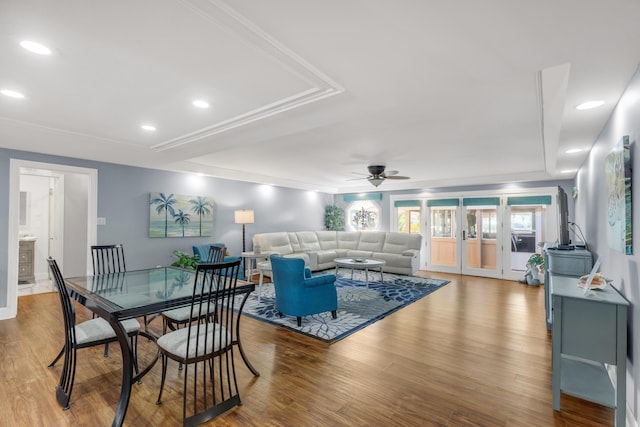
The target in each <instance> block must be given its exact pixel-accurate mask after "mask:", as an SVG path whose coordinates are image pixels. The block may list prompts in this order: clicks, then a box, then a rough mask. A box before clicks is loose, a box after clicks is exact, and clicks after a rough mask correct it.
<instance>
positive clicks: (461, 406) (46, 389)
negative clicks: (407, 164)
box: [0, 272, 613, 427]
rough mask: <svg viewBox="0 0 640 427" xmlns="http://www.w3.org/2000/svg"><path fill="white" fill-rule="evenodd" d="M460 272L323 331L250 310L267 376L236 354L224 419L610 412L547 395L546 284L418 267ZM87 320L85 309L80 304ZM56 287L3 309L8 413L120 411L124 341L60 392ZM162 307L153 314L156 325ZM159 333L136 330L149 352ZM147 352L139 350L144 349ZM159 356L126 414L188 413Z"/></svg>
mask: <svg viewBox="0 0 640 427" xmlns="http://www.w3.org/2000/svg"><path fill="white" fill-rule="evenodd" d="M423 274H424V275H425V276H429V277H439V278H445V279H448V280H451V283H450V284H448V285H447V286H445V287H443V288H442V289H440V290H438V291H436V292H434V293H432V294H431V295H429V296H427V297H425V298H423V299H421V300H419V301H417V302H416V303H414V304H412V305H410V306H408V307H406V308H403V309H402V310H400V311H398V312H396V313H394V314H392V315H390V316H389V317H387V318H385V319H383V320H381V321H379V322H377V323H375V324H373V325H371V326H369V327H367V328H365V329H363V330H361V331H359V332H357V333H355V334H353V335H351V336H349V337H347V338H345V339H343V340H342V341H339V342H337V343H335V344H331V345H327V344H325V343H322V342H320V341H317V340H315V339H312V338H308V337H304V336H302V335H299V334H296V333H293V332H289V331H287V330H284V329H281V328H279V327H275V326H272V325H268V324H266V323H262V322H259V321H256V320H253V319H250V318H243V320H242V338H243V342H244V345H245V349H246V350H247V353H248V355H249V357H250V360H251V361H252V362H253V364H254V366H255V367H256V368H257V369H258V370H259V371H260V373H261V376H260V377H257V378H254V377H253V376H252V375H251V373H250V372H249V371H248V369H246V367H245V366H244V365H243V364H242V361H241V359H240V358H238V359H237V360H238V361H239V363H238V365H237V371H238V374H239V385H240V387H241V390H240V392H241V398H242V401H243V403H244V404H243V406H241V407H238V408H235V409H233V410H231V411H229V412H227V413H225V414H223V415H222V416H220V417H218V418H217V419H215V420H213V421H211V422H209V423H208V424H207V425H212V426H213V425H216V426H235V425H241V426H605V425H613V411H612V410H611V409H609V408H605V407H602V406H599V405H595V404H591V403H588V402H585V401H582V400H579V399H574V398H570V397H568V396H564V395H563V397H562V411H561V412H554V411H553V409H552V408H551V387H550V383H551V335H550V334H549V333H548V332H547V330H546V328H545V322H544V298H543V297H544V289H543V287H529V286H526V285H522V284H519V283H516V282H511V281H502V280H494V279H485V278H477V277H469V276H459V275H449V274H439V273H426V272H425V273H423ZM78 313H79V316H78V317H79V320H84V319H85V318H88V317H89V315H88V313H87V311H86V310H85V309H84V308H83V307H81V306H79V308H78ZM61 322H62V317H61V313H60V306H59V301H58V299H57V295H56V294H54V293H46V294H38V295H29V296H24V297H20V298H19V302H18V317H17V318H16V319H11V320H4V321H0V344H1V345H0V360H2V369H1V371H0V383H1V384H2V386H1V387H0V413H1V414H2V416H1V417H0V425H2V426H107V425H111V421H112V419H113V415H114V409H115V406H116V402H117V399H118V395H119V385H120V375H121V372H120V367H121V363H120V353H119V348H118V346H117V345H113V344H112V345H111V354H110V356H109V357H108V358H104V357H102V348H101V347H97V348H93V349H86V350H82V351H80V352H79V363H78V368H77V376H76V381H75V387H74V390H73V395H72V398H71V408H70V409H69V410H68V411H63V410H62V408H60V406H59V405H58V404H57V402H56V399H55V392H54V390H55V386H56V384H57V382H58V376H59V374H60V371H61V364H59V365H57V366H56V367H54V368H53V369H49V368H47V365H48V364H49V362H50V361H51V359H52V358H53V357H54V356H55V354H56V353H57V351H58V350H59V349H60V345H61V343H62V341H63V337H62V334H63V328H62V324H61ZM160 323H161V322H159V321H157V320H156V323H155V324H152V326H153V327H154V328H155V329H156V332H159V330H160V326H161V325H160ZM151 345H152V343H150V342H146V343H141V346H142V347H143V350H142V352H143V353H145V351H146V352H147V353H148V351H150V350H151V349H152V347H151ZM147 356H148V354H147V355H143V356H142V357H147ZM160 371H161V369H160V365H159V364H157V365H156V366H155V367H154V369H153V370H152V371H151V372H150V373H149V374H148V375H147V376H146V377H145V378H144V379H143V383H142V384H136V385H134V390H133V393H132V398H131V402H130V404H129V410H128V412H127V416H126V420H125V425H129V426H136V427H143V426H161V425H162V426H164V425H175V426H178V425H181V414H182V398H181V390H182V388H181V387H182V381H181V379H180V377H179V371H178V369H177V365H175V366H169V371H168V380H167V381H168V382H167V385H166V387H165V392H164V395H163V404H162V405H160V406H157V405H156V404H155V401H156V397H157V393H158V387H159V385H160Z"/></svg>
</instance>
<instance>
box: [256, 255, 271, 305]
mask: <svg viewBox="0 0 640 427" xmlns="http://www.w3.org/2000/svg"><path fill="white" fill-rule="evenodd" d="M258 270H260V280H258V302H260V297H261V296H262V283H263V282H264V274H265V273H270V272H271V262H269V261H263V262H259V263H258ZM272 280H273V279H272Z"/></svg>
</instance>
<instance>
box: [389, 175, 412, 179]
mask: <svg viewBox="0 0 640 427" xmlns="http://www.w3.org/2000/svg"><path fill="white" fill-rule="evenodd" d="M387 179H411V178H410V177H408V176H402V175H391V176H387Z"/></svg>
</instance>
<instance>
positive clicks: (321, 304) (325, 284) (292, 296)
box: [270, 255, 338, 326]
mask: <svg viewBox="0 0 640 427" xmlns="http://www.w3.org/2000/svg"><path fill="white" fill-rule="evenodd" d="M270 259H271V272H272V280H273V286H274V288H275V291H276V310H278V312H280V313H281V314H286V315H289V316H296V319H297V321H298V326H301V325H302V316H308V315H310V314H317V313H323V312H325V311H330V312H331V316H332V317H333V318H334V319H335V318H336V317H337V315H338V314H337V313H338V292H337V291H336V285H335V281H336V276H335V275H333V274H327V275H325V276H318V277H311V270H309V269H305V268H304V260H302V259H300V258H284V257H282V256H280V255H271V257H270Z"/></svg>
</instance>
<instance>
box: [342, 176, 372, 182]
mask: <svg viewBox="0 0 640 427" xmlns="http://www.w3.org/2000/svg"><path fill="white" fill-rule="evenodd" d="M369 178H370V177H369V176H363V177H362V178H349V179H348V180H347V181H359V180H361V179H369Z"/></svg>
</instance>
